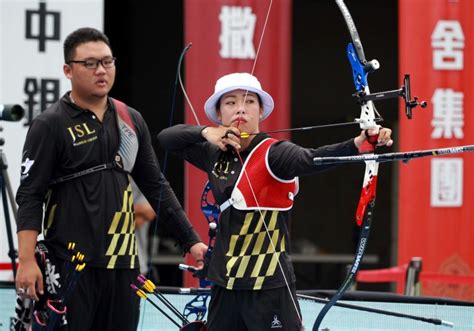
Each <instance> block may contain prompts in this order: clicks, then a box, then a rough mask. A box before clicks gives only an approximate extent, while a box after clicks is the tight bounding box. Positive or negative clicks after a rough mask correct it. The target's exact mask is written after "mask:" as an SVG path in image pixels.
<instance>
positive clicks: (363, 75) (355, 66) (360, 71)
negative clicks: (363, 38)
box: [347, 43, 368, 92]
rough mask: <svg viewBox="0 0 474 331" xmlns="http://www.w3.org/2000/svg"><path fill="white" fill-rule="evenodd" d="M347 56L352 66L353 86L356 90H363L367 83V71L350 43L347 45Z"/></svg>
mask: <svg viewBox="0 0 474 331" xmlns="http://www.w3.org/2000/svg"><path fill="white" fill-rule="evenodd" d="M347 58H348V59H349V62H350V64H351V67H352V79H354V85H355V88H356V90H357V92H360V91H363V90H364V89H365V87H366V86H367V84H368V82H367V72H366V71H365V68H364V65H363V64H362V63H360V60H359V58H358V57H357V53H356V51H355V49H354V45H353V44H352V43H349V44H348V45H347Z"/></svg>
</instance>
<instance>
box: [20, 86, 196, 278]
mask: <svg viewBox="0 0 474 331" xmlns="http://www.w3.org/2000/svg"><path fill="white" fill-rule="evenodd" d="M128 109H129V113H130V115H131V118H132V122H133V124H134V126H135V131H136V133H137V137H138V142H139V148H138V154H137V158H136V160H135V166H134V168H133V171H132V174H131V175H132V176H133V178H134V179H135V181H136V182H137V185H138V187H139V188H140V190H141V191H142V192H143V194H144V195H145V196H146V198H147V199H148V201H149V202H150V204H151V205H152V206H153V207H154V209H155V211H156V210H157V209H158V206H159V205H160V199H161V206H160V210H159V222H160V223H163V224H165V225H168V226H169V227H170V230H171V231H172V233H173V234H174V235H175V237H176V238H177V239H178V241H179V243H180V244H182V245H183V246H184V248H185V249H186V250H187V249H189V247H190V246H191V245H192V244H194V243H196V242H197V241H198V240H199V238H198V237H197V235H196V234H195V232H194V231H193V229H192V226H191V225H190V223H189V221H188V220H187V218H186V216H185V214H184V212H183V210H182V208H181V205H180V204H179V202H178V201H177V199H176V197H175V195H174V193H173V191H172V189H171V187H170V186H169V184H168V182H167V181H166V179H165V178H164V176H163V175H162V174H161V171H160V167H159V164H158V162H157V160H156V157H155V154H154V151H153V148H152V146H151V139H150V135H149V132H148V128H147V126H146V124H145V122H144V120H143V118H142V116H141V115H140V113H138V112H137V111H136V110H134V109H133V108H130V107H129V108H128ZM119 145H120V134H119V130H118V125H117V114H116V110H115V108H114V105H113V103H112V102H111V100H109V106H108V109H107V111H106V112H105V114H104V118H103V121H102V122H100V121H99V120H98V119H97V118H96V116H95V115H94V114H93V113H92V112H90V111H89V110H86V109H81V108H79V107H78V106H76V105H75V104H74V103H72V102H71V100H70V98H69V96H68V94H66V95H65V96H63V97H62V98H61V99H60V100H59V101H58V102H56V103H54V104H53V105H52V106H51V107H50V108H48V109H47V110H46V111H44V112H43V113H42V114H41V115H39V116H38V117H36V118H35V120H34V121H33V122H32V124H31V127H30V129H29V131H28V134H27V137H26V141H25V145H24V150H23V159H22V160H23V163H22V168H21V172H22V173H21V184H20V187H19V189H18V192H17V197H16V200H17V203H18V205H19V209H18V231H21V230H27V229H33V230H37V231H41V230H42V229H44V236H45V239H46V241H47V243H48V244H49V246H50V247H51V249H52V251H53V252H54V253H55V254H56V255H58V256H59V257H60V258H67V257H68V255H67V246H68V243H69V242H75V243H76V249H77V250H79V251H81V252H82V253H83V254H84V255H85V259H86V262H87V263H88V266H92V267H101V268H112V269H113V268H138V263H137V247H136V242H135V221H134V213H133V197H132V190H131V186H130V181H129V178H128V175H127V174H126V173H124V172H120V171H117V170H103V171H97V172H94V173H91V174H88V175H86V176H81V177H78V178H75V179H73V180H69V181H66V182H62V183H58V184H54V185H50V183H51V181H52V180H54V179H56V178H59V177H63V176H65V175H70V174H74V173H77V172H80V171H82V170H86V169H89V168H91V167H94V166H98V165H101V164H106V163H109V162H111V161H112V160H113V159H114V156H115V155H116V153H117V151H118V149H119ZM43 204H44V205H45V209H44V222H43Z"/></svg>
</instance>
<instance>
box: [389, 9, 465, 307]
mask: <svg viewBox="0 0 474 331" xmlns="http://www.w3.org/2000/svg"><path fill="white" fill-rule="evenodd" d="M473 12H474V2H473V1H471V0H457V1H446V0H417V1H413V0H400V1H399V27H400V28H399V29H400V73H401V74H402V75H403V74H405V73H410V74H411V78H412V94H414V95H418V96H420V99H423V100H426V101H427V102H428V107H427V108H426V109H424V110H420V109H418V110H415V113H414V115H413V119H412V120H407V119H405V118H403V119H402V120H401V121H400V137H399V141H400V150H402V151H405V150H419V149H432V148H443V147H449V146H457V145H471V144H474V114H473V112H472V110H473V108H474V101H473V98H474V90H473V86H474V67H473V65H474V62H473V61H472V59H473V56H474V53H473V44H472V43H470V41H472V39H471V38H473V37H474V24H473V20H472V13H473ZM473 168H474V155H473V154H469V153H466V154H454V155H450V156H441V157H433V158H426V159H420V160H413V161H411V162H410V163H409V164H408V165H404V164H401V165H400V188H399V245H398V264H399V265H402V264H405V263H408V262H409V261H410V258H411V257H413V256H420V257H422V259H423V271H427V272H437V273H442V274H454V275H474V250H473V244H472V241H473V237H474V222H473V219H474V217H473V215H474V204H473V203H472V201H473V200H474V173H473V172H472V169H473ZM401 290H403V289H401ZM423 294H426V295H436V296H448V297H454V298H459V299H468V300H472V299H474V286H473V285H470V284H463V285H461V284H458V285H453V284H447V283H433V282H429V283H428V282H427V283H425V284H423Z"/></svg>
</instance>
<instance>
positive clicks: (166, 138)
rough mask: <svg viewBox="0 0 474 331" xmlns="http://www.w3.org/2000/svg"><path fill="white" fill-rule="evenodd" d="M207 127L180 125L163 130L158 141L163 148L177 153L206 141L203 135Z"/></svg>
mask: <svg viewBox="0 0 474 331" xmlns="http://www.w3.org/2000/svg"><path fill="white" fill-rule="evenodd" d="M204 128H205V126H192V125H186V124H178V125H175V126H172V127H169V128H166V129H164V130H162V131H161V132H160V133H159V134H158V141H159V143H160V145H161V147H162V148H164V149H167V150H171V151H175V150H180V149H183V148H186V147H187V146H189V145H191V144H195V143H199V142H205V141H206V140H205V139H204V137H203V136H202V135H201V132H202V130H203V129H204Z"/></svg>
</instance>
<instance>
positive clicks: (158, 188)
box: [132, 112, 200, 252]
mask: <svg viewBox="0 0 474 331" xmlns="http://www.w3.org/2000/svg"><path fill="white" fill-rule="evenodd" d="M135 114H136V115H135V119H136V121H135V122H136V126H137V131H138V138H139V148H138V154H137V158H136V161H135V165H134V168H133V171H132V177H133V179H134V180H135V182H136V183H137V186H138V187H139V188H140V190H141V191H142V193H143V194H144V195H145V197H146V198H147V200H148V202H149V203H150V205H151V206H152V207H153V209H154V210H155V212H156V214H157V215H158V222H159V224H160V225H164V226H165V227H166V228H168V229H169V230H170V231H171V233H172V234H173V236H174V237H175V239H176V240H177V241H178V243H179V244H180V245H181V246H182V247H183V250H184V251H185V252H187V251H189V249H190V248H191V246H192V245H194V244H195V243H197V242H199V241H200V239H199V236H198V235H197V233H196V232H195V231H194V229H193V226H192V225H191V223H190V221H189V219H188V218H187V216H186V214H185V213H184V211H183V208H182V206H181V204H180V203H179V201H178V199H177V198H176V195H175V193H174V191H173V189H172V188H171V186H170V184H169V182H168V181H167V180H166V178H165V176H164V175H163V173H162V172H161V169H160V165H159V163H158V160H157V158H156V155H155V152H154V150H153V146H152V144H151V138H150V132H149V131H148V127H147V126H146V124H145V121H144V120H143V118H142V117H141V115H140V114H139V113H138V112H136V113H135Z"/></svg>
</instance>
